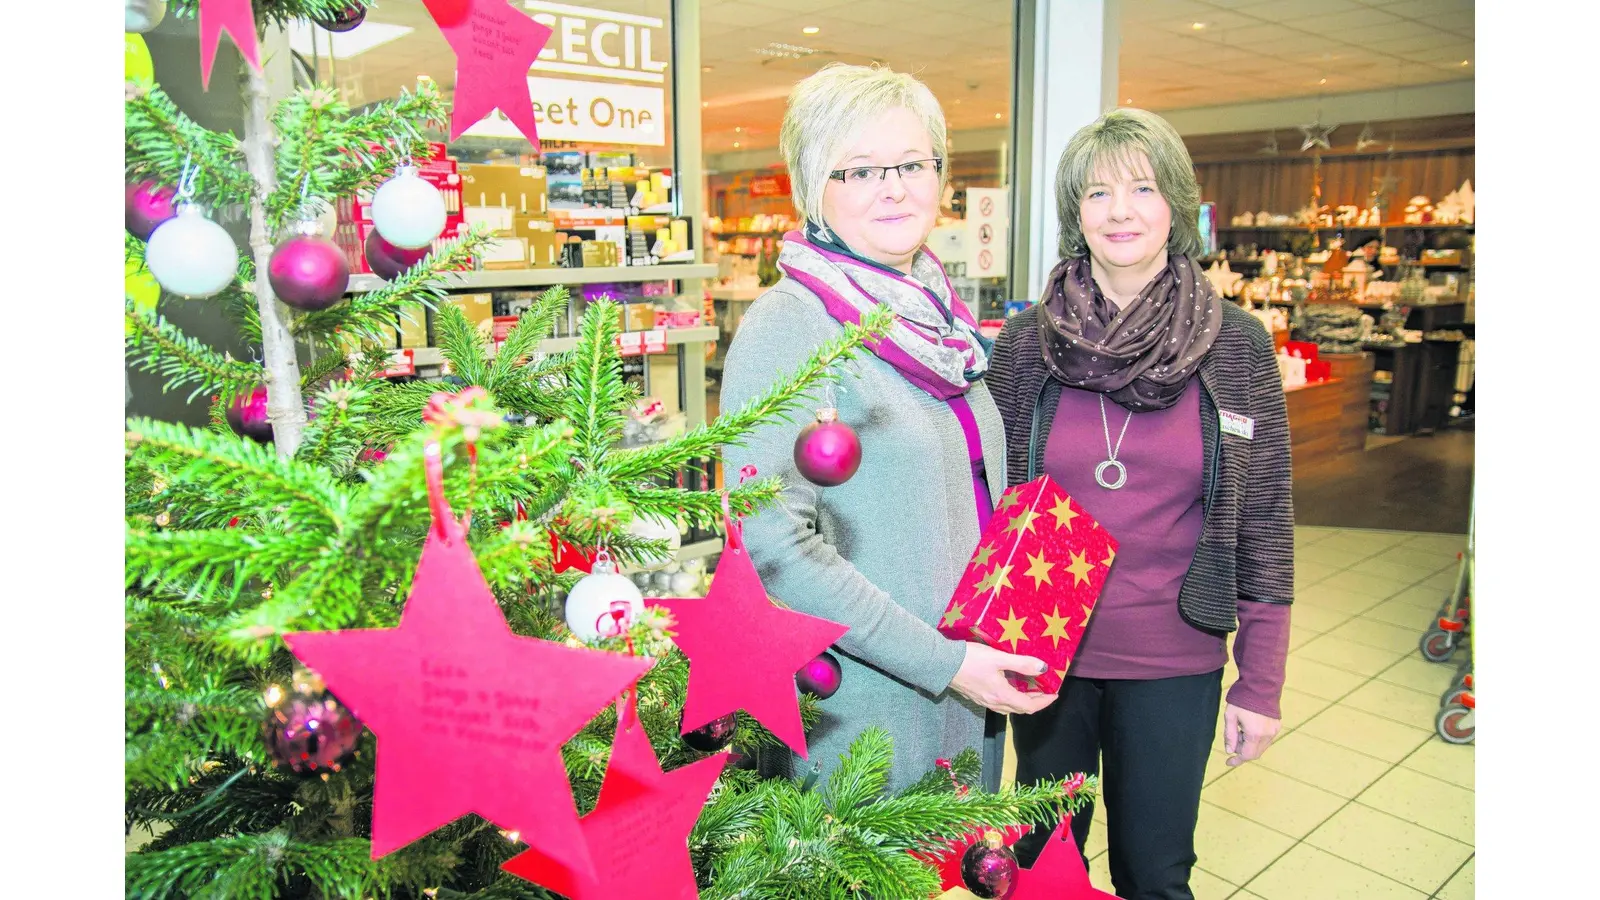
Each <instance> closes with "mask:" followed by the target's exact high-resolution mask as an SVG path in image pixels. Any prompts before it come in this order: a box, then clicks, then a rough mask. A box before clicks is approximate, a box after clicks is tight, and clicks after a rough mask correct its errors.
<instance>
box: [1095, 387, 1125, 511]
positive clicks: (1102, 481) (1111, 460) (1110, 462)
mask: <svg viewBox="0 0 1600 900" xmlns="http://www.w3.org/2000/svg"><path fill="white" fill-rule="evenodd" d="M1099 396H1100V427H1101V428H1103V429H1105V433H1106V457H1107V459H1106V461H1105V462H1103V463H1101V464H1100V465H1098V466H1095V467H1094V481H1095V484H1098V485H1100V486H1101V487H1103V488H1105V489H1106V490H1108V491H1114V490H1117V489H1118V488H1120V487H1122V486H1123V485H1125V484H1127V483H1128V467H1127V466H1125V465H1123V464H1122V463H1120V462H1118V461H1117V454H1118V453H1120V452H1122V439H1123V438H1125V437H1127V436H1128V423H1129V422H1132V421H1133V410H1131V409H1130V410H1128V418H1126V419H1124V420H1123V422H1122V433H1121V434H1119V435H1117V446H1116V448H1115V449H1113V448H1112V446H1111V423H1110V422H1107V421H1106V395H1105V394H1100V395H1099ZM1107 469H1116V470H1117V480H1116V481H1106V470H1107Z"/></svg>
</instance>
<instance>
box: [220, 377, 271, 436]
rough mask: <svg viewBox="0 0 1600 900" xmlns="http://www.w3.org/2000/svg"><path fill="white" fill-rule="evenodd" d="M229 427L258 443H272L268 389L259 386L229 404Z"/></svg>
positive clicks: (227, 414) (235, 432)
mask: <svg viewBox="0 0 1600 900" xmlns="http://www.w3.org/2000/svg"><path fill="white" fill-rule="evenodd" d="M226 417H227V420H228V427H229V428H232V429H233V433H234V434H237V435H239V436H240V437H247V438H249V439H251V440H253V441H255V442H257V443H261V444H270V443H272V423H271V422H270V421H268V420H267V389H266V388H265V387H258V388H256V389H255V390H253V391H251V392H250V393H248V394H240V395H239V396H237V397H235V398H233V402H232V403H229V404H228V410H227V413H226Z"/></svg>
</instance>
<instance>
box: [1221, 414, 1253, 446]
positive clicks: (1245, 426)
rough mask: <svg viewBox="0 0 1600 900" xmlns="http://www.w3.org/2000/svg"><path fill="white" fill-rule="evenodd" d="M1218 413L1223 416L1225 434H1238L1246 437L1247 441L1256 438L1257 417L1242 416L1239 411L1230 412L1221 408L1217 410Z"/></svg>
mask: <svg viewBox="0 0 1600 900" xmlns="http://www.w3.org/2000/svg"><path fill="white" fill-rule="evenodd" d="M1217 413H1218V415H1220V416H1221V418H1222V433H1223V434H1232V435H1236V436H1238V437H1242V438H1244V439H1245V440H1247V441H1253V440H1255V438H1256V420H1255V419H1252V418H1250V417H1249V416H1241V415H1239V414H1238V413H1235V412H1228V411H1227V410H1225V409H1219V410H1217Z"/></svg>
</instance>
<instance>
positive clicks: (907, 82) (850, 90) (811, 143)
mask: <svg viewBox="0 0 1600 900" xmlns="http://www.w3.org/2000/svg"><path fill="white" fill-rule="evenodd" d="M901 107H904V108H905V109H908V110H910V111H911V112H912V113H914V114H915V115H916V116H917V118H919V119H921V120H922V123H923V125H925V126H927V129H928V137H929V138H930V139H931V141H932V144H933V155H934V156H936V157H938V158H939V159H941V160H943V159H945V150H946V142H945V130H944V110H943V109H941V108H940V107H939V101H938V100H936V99H934V96H933V92H932V91H930V90H928V86H927V85H925V84H923V83H922V82H921V81H918V80H917V79H916V78H914V77H913V76H911V75H907V74H905V73H904V72H896V71H893V70H892V69H890V68H888V67H887V66H879V65H872V66H852V65H848V64H846V63H829V64H828V65H826V66H823V67H822V68H821V69H819V70H817V72H816V73H815V74H813V75H810V76H808V77H806V78H804V79H802V80H801V81H800V82H799V83H798V84H796V85H795V86H794V90H793V91H791V92H790V93H789V108H788V110H787V111H786V112H785V113H784V114H783V130H782V132H780V134H779V137H778V146H779V148H780V149H781V150H782V152H783V161H784V164H785V165H787V166H788V167H789V180H790V184H791V190H792V191H793V193H794V205H795V209H797V210H799V212H800V214H801V215H802V216H804V217H805V219H806V221H807V222H810V223H812V224H813V225H817V226H819V227H822V228H824V229H825V228H826V226H825V225H824V223H823V221H822V191H823V189H824V188H826V187H827V186H828V173H829V172H831V171H833V170H834V169H836V168H838V165H837V163H838V158H839V154H841V153H843V152H844V150H845V148H846V147H849V146H850V143H851V141H852V140H853V139H854V138H855V134H856V130H857V127H858V125H859V123H861V122H865V121H868V120H870V119H872V118H873V117H875V116H879V115H882V114H884V113H886V112H888V111H889V110H892V109H897V108H901ZM949 178H950V165H949V162H948V160H946V162H945V164H944V165H942V166H940V168H939V189H940V190H941V191H942V190H943V189H944V186H945V183H946V182H947V181H948V180H949Z"/></svg>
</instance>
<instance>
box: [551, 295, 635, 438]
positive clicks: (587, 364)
mask: <svg viewBox="0 0 1600 900" xmlns="http://www.w3.org/2000/svg"><path fill="white" fill-rule="evenodd" d="M620 330H621V326H620V323H618V321H617V305H616V304H615V303H613V302H612V301H610V300H608V299H601V300H598V301H596V302H594V303H591V304H590V305H589V308H588V309H586V310H584V313H583V323H582V325H581V327H580V330H579V333H578V346H577V347H576V348H574V349H573V350H572V358H573V364H572V366H571V367H570V368H569V369H568V370H567V373H568V378H569V379H570V381H569V388H568V392H567V397H566V403H565V404H564V407H563V409H562V413H563V417H564V418H565V419H566V420H567V421H568V422H571V423H572V427H573V429H574V430H575V432H576V436H577V444H578V448H577V457H578V459H579V460H580V461H581V462H582V463H583V464H584V465H585V467H586V468H588V469H594V468H597V467H598V466H599V465H600V464H601V463H602V461H603V460H604V457H605V453H606V450H607V449H608V448H609V447H611V446H612V445H613V444H615V443H616V441H617V440H618V439H619V438H620V437H621V436H622V422H623V418H624V414H623V409H624V408H625V406H626V403H627V393H626V391H625V390H624V388H623V382H622V358H621V356H620V355H619V354H618V351H617V343H616V342H617V335H618V334H619V333H620Z"/></svg>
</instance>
